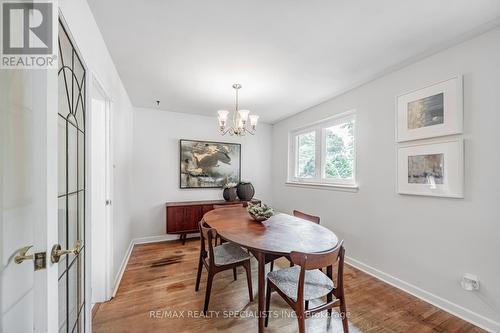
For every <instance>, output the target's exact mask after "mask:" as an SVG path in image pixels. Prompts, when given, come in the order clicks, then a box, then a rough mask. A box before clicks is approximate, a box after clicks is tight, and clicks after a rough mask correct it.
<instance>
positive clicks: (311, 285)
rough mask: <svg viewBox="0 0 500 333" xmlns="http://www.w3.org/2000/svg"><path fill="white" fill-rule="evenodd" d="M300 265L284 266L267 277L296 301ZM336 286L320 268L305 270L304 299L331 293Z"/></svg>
mask: <svg viewBox="0 0 500 333" xmlns="http://www.w3.org/2000/svg"><path fill="white" fill-rule="evenodd" d="M299 274H300V266H293V267H290V268H282V269H280V270H277V271H273V272H270V273H269V274H268V275H267V278H268V279H269V280H271V281H272V282H273V283H274V284H275V285H276V287H278V288H279V289H280V290H281V291H282V292H283V293H284V294H285V295H287V296H288V297H289V298H291V299H292V300H293V301H294V302H296V301H297V290H298V286H299ZM333 288H334V285H333V281H332V280H330V278H328V276H327V275H326V274H324V273H323V272H322V271H320V270H319V269H315V270H310V271H306V272H305V281H304V300H305V301H309V300H312V299H316V298H320V297H323V296H325V295H327V294H328V293H330V292H331V291H332V290H333Z"/></svg>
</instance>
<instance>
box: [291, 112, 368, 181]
mask: <svg viewBox="0 0 500 333" xmlns="http://www.w3.org/2000/svg"><path fill="white" fill-rule="evenodd" d="M348 119H353V120H354V129H353V131H354V160H353V178H351V179H327V178H325V177H324V171H325V164H326V156H324V154H322V152H323V151H324V149H325V144H326V133H325V132H326V128H328V127H332V126H335V125H338V124H340V123H343V122H345V121H346V120H348ZM309 132H315V143H316V150H315V156H314V158H315V176H314V178H299V177H296V176H295V170H296V168H297V161H298V159H297V136H298V135H300V134H303V133H309ZM318 138H319V139H320V142H319V144H318V141H317V140H318ZM356 146H357V122H356V110H351V111H348V112H343V113H339V114H336V115H334V116H332V117H328V118H326V119H322V120H320V121H318V122H315V123H312V124H309V125H308V126H304V127H301V128H297V129H294V130H292V131H290V132H289V140H288V149H289V158H288V177H287V181H286V184H287V185H292V186H297V185H299V186H305V187H322V188H338V189H357V188H358V184H357V179H356V175H357V172H356V166H357V161H356V160H357V149H356Z"/></svg>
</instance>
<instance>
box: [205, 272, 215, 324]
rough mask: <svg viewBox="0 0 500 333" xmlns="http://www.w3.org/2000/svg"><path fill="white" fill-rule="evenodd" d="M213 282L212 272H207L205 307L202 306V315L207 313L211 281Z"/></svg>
mask: <svg viewBox="0 0 500 333" xmlns="http://www.w3.org/2000/svg"><path fill="white" fill-rule="evenodd" d="M213 280H214V273H213V272H212V271H210V270H209V271H208V278H207V291H206V293H205V305H204V306H203V313H204V314H205V315H206V314H207V311H208V303H209V302H210V293H211V291H212V281H213Z"/></svg>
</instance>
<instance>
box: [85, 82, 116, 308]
mask: <svg viewBox="0 0 500 333" xmlns="http://www.w3.org/2000/svg"><path fill="white" fill-rule="evenodd" d="M91 95H92V97H91V103H90V105H91V108H90V130H91V140H90V152H91V153H90V161H89V165H90V169H91V170H92V172H91V173H90V183H91V184H90V185H91V186H90V191H91V193H92V195H91V197H92V199H91V203H90V204H91V207H92V213H91V219H90V221H92V222H91V226H90V228H91V242H92V250H91V254H90V255H91V257H92V260H91V262H92V267H91V281H92V283H91V285H92V292H91V294H92V297H91V299H92V305H93V304H95V303H101V302H105V301H108V300H110V299H111V297H112V283H113V280H112V274H111V267H113V266H112V262H111V260H112V255H111V248H112V241H113V240H112V237H111V204H112V200H111V179H112V177H111V173H112V168H111V165H110V164H111V162H110V161H111V150H110V133H111V132H110V131H111V129H110V124H111V121H110V108H111V100H110V99H109V97H108V95H107V94H106V93H105V92H104V89H103V88H102V85H101V84H100V83H99V81H98V80H97V78H95V77H94V78H93V80H92V87H91Z"/></svg>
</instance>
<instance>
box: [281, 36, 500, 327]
mask: <svg viewBox="0 0 500 333" xmlns="http://www.w3.org/2000/svg"><path fill="white" fill-rule="evenodd" d="M456 73H463V74H464V102H465V119H464V121H465V132H464V137H465V150H466V152H465V153H466V155H465V158H466V163H465V164H466V165H465V199H445V198H431V197H417V196H403V195H398V194H396V145H395V143H394V141H395V140H394V126H395V124H394V122H395V115H394V113H395V110H394V109H395V96H396V95H398V94H400V93H403V92H407V91H411V90H414V89H418V88H421V87H424V86H426V85H429V84H432V83H434V82H439V81H440V80H443V79H447V78H450V77H452V76H453V75H455V74H456ZM499 105H500V29H496V30H493V31H490V32H488V33H486V34H484V35H481V36H479V37H477V38H475V39H472V40H470V41H467V42H465V43H463V44H460V45H458V46H455V47H453V48H451V49H448V50H446V51H443V52H441V53H438V54H436V55H434V56H431V57H429V58H426V59H425V60H422V61H420V62H418V63H415V64H413V65H410V66H408V67H405V68H404V69H401V70H399V71H397V72H394V73H391V74H389V75H386V76H384V77H382V78H380V79H377V80H375V81H372V82H371V83H368V84H365V85H363V86H361V87H359V88H357V89H354V90H352V91H350V92H348V93H346V94H343V95H341V96H339V97H337V98H334V99H332V100H329V101H327V102H325V103H323V104H321V105H318V106H316V107H313V108H311V109H309V110H306V111H305V112H302V113H300V114H298V115H296V116H293V117H291V118H289V119H286V120H284V121H281V122H279V123H278V124H276V125H275V126H274V129H273V168H272V170H273V174H272V180H273V183H272V188H273V203H274V205H275V206H276V207H277V208H278V209H280V210H284V211H291V210H292V209H300V210H304V211H306V212H309V213H313V214H317V215H320V216H321V220H322V221H321V223H322V224H323V225H325V226H327V227H329V228H331V229H332V230H334V231H335V232H336V233H338V234H339V235H340V236H341V237H342V238H344V239H345V245H346V248H347V255H348V256H349V257H350V258H352V259H353V260H351V261H352V262H355V263H357V265H359V266H361V267H363V268H364V269H368V270H371V272H372V273H374V274H378V275H379V276H382V277H384V278H386V279H387V280H389V281H391V282H392V283H395V284H398V285H400V286H404V287H405V288H407V289H408V290H410V291H412V292H414V293H416V294H419V295H420V296H424V297H426V298H427V299H429V300H431V301H433V302H435V303H436V304H439V305H441V306H444V307H446V308H447V309H449V310H452V311H454V312H455V313H457V314H459V315H462V316H464V317H467V318H468V319H469V320H473V321H475V322H477V323H479V324H481V325H483V326H484V327H488V328H489V329H491V330H494V331H497V332H498V331H500V324H499V322H500V283H499V281H500V280H499V277H500V259H499V255H500V241H499V239H498V238H499V236H500V210H499V208H498V203H499V199H498V189H499V187H500V186H499V185H500V178H499V170H500V152H499V148H498V144H499V143H500V131H499V130H498V126H499V124H500V109H499ZM351 109H356V110H357V114H358V116H357V128H358V142H357V149H358V150H357V154H358V155H357V156H358V159H357V162H358V168H357V171H358V180H359V191H358V192H357V193H351V192H341V191H332V190H320V189H311V188H297V187H290V186H286V185H285V180H286V176H287V175H286V172H287V150H288V147H287V140H288V132H289V131H290V130H292V129H294V128H297V127H301V126H304V125H306V124H308V123H311V122H314V121H317V120H320V119H322V118H325V117H328V116H331V115H333V114H335V113H340V112H344V111H348V110H351ZM354 260H355V261H354ZM372 269H374V270H372ZM375 270H379V271H381V272H377V271H375ZM382 272H384V273H386V274H388V275H390V276H388V275H384V274H383V273H382ZM466 272H469V273H473V274H477V275H478V276H479V279H480V283H481V291H479V292H478V293H471V292H466V291H463V290H461V288H460V285H459V280H460V278H461V276H462V274H463V273H466ZM391 276H392V277H394V278H397V279H400V280H402V281H398V280H396V279H392V278H391ZM405 282H406V283H409V284H411V286H410V285H406V284H405ZM418 288H420V289H421V290H419V289H418ZM486 304H490V306H492V307H494V308H496V310H493V309H492V308H490V307H489V306H488V305H486ZM461 307H463V308H461ZM494 321H495V322H494Z"/></svg>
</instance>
